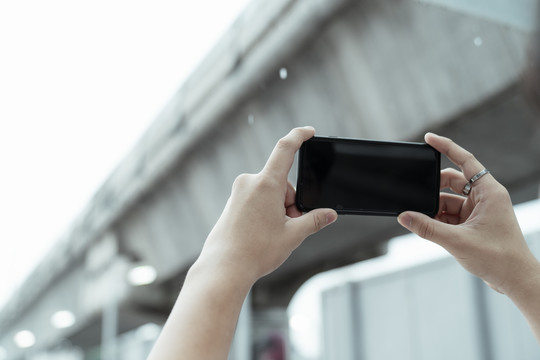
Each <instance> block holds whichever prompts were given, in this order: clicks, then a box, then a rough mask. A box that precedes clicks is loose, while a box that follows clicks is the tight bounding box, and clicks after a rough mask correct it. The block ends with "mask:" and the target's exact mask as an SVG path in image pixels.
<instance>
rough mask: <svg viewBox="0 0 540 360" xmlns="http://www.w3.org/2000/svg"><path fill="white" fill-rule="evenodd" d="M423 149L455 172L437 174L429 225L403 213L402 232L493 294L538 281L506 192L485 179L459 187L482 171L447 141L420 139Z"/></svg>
mask: <svg viewBox="0 0 540 360" xmlns="http://www.w3.org/2000/svg"><path fill="white" fill-rule="evenodd" d="M425 140H426V142H427V143H428V144H430V145H431V146H433V147H434V148H435V149H437V150H439V151H440V152H441V153H442V154H444V155H446V156H447V157H448V158H449V159H450V160H451V161H452V162H453V163H454V164H456V165H457V166H459V168H460V169H461V172H459V171H458V170H455V169H445V170H443V171H441V189H444V188H450V189H451V190H452V191H453V192H454V193H456V194H449V193H441V195H440V206H439V212H438V214H437V215H436V216H435V218H434V219H431V218H429V217H428V216H426V215H423V214H420V213H416V212H411V211H407V212H404V213H402V214H400V215H399V217H398V221H399V223H400V224H401V225H402V226H404V227H405V228H407V229H409V230H410V231H412V232H414V233H416V234H418V235H419V236H421V237H423V238H425V239H428V240H431V241H433V242H435V243H437V244H439V245H441V246H442V247H444V248H445V249H446V250H447V251H448V252H450V253H451V254H452V255H453V256H454V257H455V258H456V259H457V260H458V261H459V262H460V263H461V265H462V266H463V267H464V268H465V269H467V270H468V271H469V272H471V273H472V274H474V275H476V276H478V277H480V278H482V279H483V280H484V281H485V282H486V283H488V285H490V286H491V287H492V288H494V289H495V290H497V291H499V292H502V293H505V294H508V295H510V294H511V293H512V292H514V291H521V290H522V289H523V288H524V287H526V286H527V284H528V283H530V282H532V281H537V280H538V279H539V278H540V265H539V263H538V261H537V260H536V259H535V257H534V256H533V254H532V253H531V252H530V250H529V248H528V246H527V244H526V242H525V240H524V238H523V234H522V232H521V229H520V227H519V225H518V222H517V219H516V216H515V214H514V210H513V208H512V202H511V200H510V196H509V194H508V191H507V190H506V189H505V188H504V186H502V185H501V184H500V183H499V182H497V181H496V180H495V178H494V177H493V176H492V175H491V174H486V175H484V176H482V177H481V178H480V179H478V180H477V181H476V182H474V184H473V185H472V189H471V191H470V193H469V195H468V196H467V197H466V196H463V195H461V193H462V191H463V187H464V186H465V184H467V182H468V180H469V179H470V178H472V177H473V176H474V175H475V174H477V173H478V172H480V171H481V170H483V169H484V167H483V166H482V164H481V163H480V162H479V161H478V160H477V159H476V158H475V157H474V156H473V155H472V154H471V153H470V152H468V151H466V150H465V149H463V148H462V147H460V146H458V145H457V144H455V143H454V142H453V141H452V140H450V139H448V138H444V137H441V136H437V135H434V134H426V137H425Z"/></svg>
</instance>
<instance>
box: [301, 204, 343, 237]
mask: <svg viewBox="0 0 540 360" xmlns="http://www.w3.org/2000/svg"><path fill="white" fill-rule="evenodd" d="M337 216H338V215H337V213H336V211H335V210H332V209H315V210H311V211H310V212H308V213H306V214H304V215H302V216H299V217H297V218H293V219H291V223H292V226H293V227H294V228H295V231H297V232H299V233H301V234H302V235H303V236H302V239H305V238H306V237H308V236H309V235H311V234H314V233H316V232H318V231H319V230H321V229H322V228H324V227H326V226H327V225H330V224H331V223H333V222H334V221H336V220H337Z"/></svg>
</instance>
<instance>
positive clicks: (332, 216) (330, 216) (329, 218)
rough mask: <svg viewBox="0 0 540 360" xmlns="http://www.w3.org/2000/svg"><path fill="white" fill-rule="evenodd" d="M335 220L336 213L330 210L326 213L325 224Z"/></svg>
mask: <svg viewBox="0 0 540 360" xmlns="http://www.w3.org/2000/svg"><path fill="white" fill-rule="evenodd" d="M336 220H337V213H335V212H330V213H328V214H326V225H330V224H332V223H333V222H334V221H336Z"/></svg>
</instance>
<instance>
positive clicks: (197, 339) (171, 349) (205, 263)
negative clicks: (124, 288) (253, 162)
mask: <svg viewBox="0 0 540 360" xmlns="http://www.w3.org/2000/svg"><path fill="white" fill-rule="evenodd" d="M314 133H315V131H314V129H313V128H310V127H307V128H297V129H294V130H292V131H291V132H290V133H289V134H288V135H287V136H285V137H284V138H282V139H281V140H280V141H279V142H278V143H277V145H276V147H275V148H274V151H273V152H272V154H271V155H270V158H269V159H268V161H267V163H266V165H265V167H264V169H263V170H262V171H261V172H260V173H258V174H254V175H252V174H244V175H240V176H239V177H238V178H237V179H236V181H235V182H234V184H233V188H232V193H231V197H230V198H229V201H228V202H227V205H226V206H225V209H224V210H223V213H222V215H221V217H220V219H219V220H218V222H217V223H216V225H215V226H214V228H213V229H212V231H211V233H210V235H209V236H208V238H207V239H206V242H205V244H204V247H203V250H202V252H201V254H200V256H199V258H198V259H197V261H196V262H195V264H194V265H193V266H192V267H191V269H190V270H189V272H188V275H187V277H186V280H185V283H184V285H183V287H182V290H181V292H180V295H179V296H178V299H177V301H176V304H175V306H174V309H173V311H172V313H171V315H170V316H169V319H168V320H167V323H166V324H165V327H164V329H163V331H162V333H161V335H160V337H159V339H158V341H157V342H156V344H155V346H154V348H153V350H152V352H151V354H150V356H149V358H148V359H149V360H158V359H159V360H164V359H226V358H227V355H228V353H229V348H230V346H231V342H232V339H233V335H234V330H235V327H236V322H237V319H238V315H239V314H240V309H241V307H242V303H243V301H244V299H245V297H246V295H247V293H248V292H249V290H250V288H251V286H252V285H253V284H254V283H255V281H257V280H258V279H259V278H260V277H262V276H264V275H266V274H268V273H270V272H272V271H273V270H275V269H276V268H277V267H279V266H280V265H281V264H282V263H283V262H284V261H285V260H286V259H287V258H288V257H289V255H290V254H291V252H292V251H293V250H294V249H296V248H297V247H298V246H299V245H300V244H301V243H302V241H303V240H304V239H305V238H306V237H307V236H308V235H310V234H312V233H314V232H317V231H318V230H320V229H321V228H323V227H324V226H326V225H328V224H330V223H332V222H334V221H335V220H336V219H337V214H336V212H335V211H333V210H331V209H317V210H314V211H311V212H309V213H307V214H304V215H302V213H301V212H300V211H299V210H298V209H297V208H296V206H295V201H294V198H295V190H294V188H293V186H292V185H291V184H290V183H289V182H288V181H287V175H288V173H289V170H290V168H291V166H292V163H293V160H294V154H295V153H296V151H297V150H298V149H299V148H300V145H301V144H302V143H303V142H304V141H306V140H308V139H309V138H311V137H312V136H313V135H314Z"/></svg>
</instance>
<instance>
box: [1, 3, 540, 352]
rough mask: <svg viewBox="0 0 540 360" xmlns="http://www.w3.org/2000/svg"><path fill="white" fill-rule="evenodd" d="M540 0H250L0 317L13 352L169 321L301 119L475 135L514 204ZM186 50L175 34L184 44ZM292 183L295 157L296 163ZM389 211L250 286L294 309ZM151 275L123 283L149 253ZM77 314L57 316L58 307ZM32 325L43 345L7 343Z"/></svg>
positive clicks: (327, 235) (525, 186)
mask: <svg viewBox="0 0 540 360" xmlns="http://www.w3.org/2000/svg"><path fill="white" fill-rule="evenodd" d="M534 14H535V8H534V1H532V0H519V1H517V0H514V1H510V0H501V1H498V2H497V4H493V3H492V2H491V1H487V0H485V1H476V2H474V4H470V3H469V2H468V1H465V0H424V1H418V0H378V1H377V0H361V1H360V0H359V1H354V0H336V1H324V0H317V1H314V0H273V1H264V0H256V1H253V2H252V3H251V4H250V6H248V8H247V9H246V10H245V12H244V13H243V14H242V15H241V17H240V18H239V19H238V20H237V21H236V22H235V24H234V25H233V26H232V28H231V29H230V30H229V31H228V32H227V33H226V34H225V35H224V36H223V38H222V39H221V41H220V42H219V44H218V45H217V46H216V47H215V49H214V50H213V51H212V52H211V53H210V54H209V55H208V57H207V58H206V59H205V60H204V61H203V62H202V63H201V64H200V66H199V67H198V69H197V70H196V71H195V72H194V73H193V74H192V76H191V77H190V78H189V79H188V80H187V82H186V83H185V84H183V86H182V87H181V88H180V90H179V91H178V92H177V93H176V94H174V96H173V98H172V99H171V101H170V103H169V104H168V105H167V106H166V107H165V109H163V111H162V113H161V114H160V115H159V116H158V118H157V119H156V121H155V123H154V124H153V125H152V126H151V127H150V128H149V129H148V132H147V133H146V134H145V136H144V137H143V138H142V139H141V140H140V142H139V143H138V145H137V146H136V147H135V148H134V149H133V151H132V153H131V154H130V155H129V156H128V157H127V158H126V159H125V160H124V161H123V162H122V163H121V164H120V165H119V166H118V168H117V169H116V171H115V172H114V173H113V174H111V176H110V178H109V179H108V180H107V181H106V183H105V184H104V185H103V186H102V188H101V189H100V190H99V191H98V192H97V193H96V195H95V196H94V198H93V199H92V201H91V202H90V203H89V204H88V207H87V208H86V210H85V211H84V212H83V213H82V214H81V215H80V216H79V218H78V220H77V221H76V222H75V223H74V224H73V225H72V226H71V228H70V229H68V231H67V232H66V234H65V236H64V237H63V238H62V239H60V240H59V242H58V244H57V245H56V247H55V248H54V249H53V250H52V251H51V253H50V254H49V255H48V256H47V257H46V258H45V259H44V261H43V262H42V263H41V264H40V265H39V266H38V267H37V268H36V270H35V271H34V273H33V275H32V276H31V277H30V278H29V279H28V280H27V281H26V282H25V284H24V285H23V286H22V287H21V289H20V290H19V291H18V292H17V293H16V294H14V295H13V298H12V299H11V301H9V303H8V304H7V305H6V306H5V308H4V309H3V310H2V311H1V313H0V346H1V347H3V348H4V349H5V350H6V352H7V353H8V354H9V355H8V356H9V358H10V359H11V358H13V359H18V358H22V357H23V356H24V354H25V352H28V351H34V352H37V351H39V350H40V349H51V348H54V347H55V346H57V345H58V344H60V343H61V342H62V341H64V339H68V340H69V341H70V342H71V343H72V344H74V345H77V346H80V347H81V348H83V349H91V348H93V347H95V346H98V345H100V344H101V343H103V345H106V343H107V341H108V340H107V339H109V338H110V337H111V336H114V335H116V334H119V333H123V332H124V331H127V330H129V329H133V328H135V327H137V326H139V325H141V324H144V323H147V322H152V321H153V322H157V323H160V322H163V321H164V319H165V318H166V315H167V314H168V312H169V310H170V307H171V305H172V303H173V302H174V299H175V297H176V294H177V292H178V290H179V288H180V286H181V282H182V279H183V276H184V275H185V273H186V271H187V269H188V268H189V266H190V265H191V263H192V262H193V261H194V259H195V258H196V256H197V254H198V253H199V251H200V249H201V246H202V244H203V242H204V239H205V238H206V234H207V233H208V232H209V231H210V229H211V227H212V225H213V224H214V222H215V221H216V219H217V217H218V216H219V214H220V212H221V210H222V208H223V206H224V205H225V202H226V200H227V198H228V195H229V193H230V187H231V184H232V182H233V180H234V178H235V177H236V176H237V175H238V174H239V173H242V172H257V171H259V170H260V169H261V167H262V166H263V165H264V162H265V160H266V158H267V156H268V155H269V153H270V151H271V149H272V147H273V145H274V143H275V142H276V140H277V139H278V138H279V137H281V136H282V135H283V134H285V133H286V132H287V131H289V129H290V128H292V127H294V126H299V125H306V124H310V125H313V126H315V127H316V128H317V130H318V134H321V135H337V136H348V137H363V138H373V139H386V140H419V139H421V137H422V134H423V133H424V132H425V131H426V130H431V131H435V132H439V133H441V134H444V135H448V136H451V137H453V138H454V139H455V140H456V141H457V142H459V143H461V144H463V145H464V146H466V147H468V148H469V149H471V150H472V151H473V152H474V153H475V154H476V155H477V157H478V158H480V159H481V160H482V161H483V162H484V164H485V165H486V166H487V167H488V168H489V169H490V170H491V171H492V172H493V173H494V175H495V176H496V177H498V178H499V179H500V180H501V181H502V182H503V183H504V184H505V185H506V186H507V187H508V188H509V189H510V190H511V193H512V195H513V196H514V200H515V201H516V202H521V201H524V200H528V199H532V198H536V197H537V195H538V180H539V178H540V163H539V162H538V159H539V158H540V146H539V145H538V144H539V143H540V142H539V141H538V140H539V135H538V132H537V131H536V130H535V129H537V127H536V126H535V125H534V124H535V117H536V114H535V113H534V112H533V111H532V110H531V109H530V108H529V107H528V105H527V104H526V102H525V101H524V98H523V95H522V93H521V91H520V78H521V74H522V71H523V68H524V64H525V60H526V54H527V49H528V44H529V42H528V38H529V35H530V33H531V32H532V29H533V27H534ZM178 46H181V44H178ZM290 179H291V181H292V182H293V183H294V182H295V174H294V171H293V172H292V173H291V175H290ZM401 233H403V230H402V229H401V228H400V227H399V226H398V225H397V224H396V221H395V219H393V218H378V217H354V216H342V217H341V218H340V220H339V221H338V223H337V224H335V225H334V226H332V227H330V228H327V229H325V230H324V231H322V232H321V233H319V234H317V235H315V236H312V237H311V238H310V239H309V240H308V241H306V242H305V243H304V244H303V245H302V246H301V247H300V248H299V249H298V250H297V251H296V252H295V253H294V254H293V255H292V256H291V258H290V259H289V260H288V261H287V262H286V263H285V264H284V266H283V267H282V268H280V269H279V270H278V271H276V272H275V273H273V274H272V275H270V276H267V277H266V278H264V279H262V280H261V281H260V282H259V283H257V285H256V286H255V288H254V290H253V294H252V297H251V301H252V306H253V308H254V309H255V311H257V310H262V309H265V308H268V307H275V306H278V307H283V306H286V304H287V303H288V301H289V299H290V297H291V295H292V294H293V293H294V291H295V290H296V289H297V288H298V286H299V285H300V284H302V282H304V281H305V280H306V279H307V278H308V277H310V276H311V275H313V274H316V273H317V272H320V271H323V270H325V269H331V268H335V267H338V266H342V265H345V264H349V263H352V262H356V261H359V260H362V259H366V258H369V257H373V256H377V255H379V254H381V253H383V252H384V251H385V244H386V241H387V240H388V239H389V238H391V237H393V236H395V235H398V234H401ZM140 264H145V265H151V266H153V267H154V268H155V269H156V271H157V280H156V281H155V282H154V283H152V284H150V285H146V286H143V287H133V286H131V285H129V284H128V283H127V282H126V281H125V276H126V273H128V272H129V270H130V269H131V268H133V267H135V266H137V265H140ZM63 309H66V310H69V311H71V312H72V313H73V314H74V315H75V318H76V319H77V320H76V322H75V324H74V325H73V326H71V327H69V328H64V329H54V328H51V325H50V322H49V318H50V316H51V314H53V313H54V312H55V311H57V310H63ZM21 329H28V330H31V331H32V332H33V333H34V334H35V336H36V339H37V342H36V345H35V346H34V347H33V350H21V349H18V348H17V347H16V346H15V345H14V344H13V336H14V334H15V333H16V332H17V331H19V330H21Z"/></svg>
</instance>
